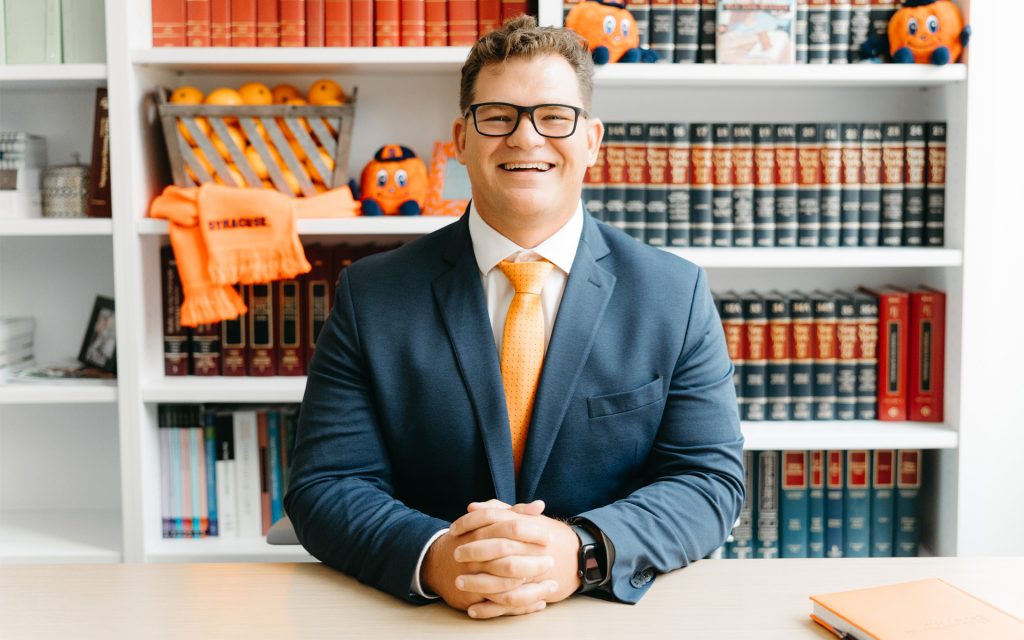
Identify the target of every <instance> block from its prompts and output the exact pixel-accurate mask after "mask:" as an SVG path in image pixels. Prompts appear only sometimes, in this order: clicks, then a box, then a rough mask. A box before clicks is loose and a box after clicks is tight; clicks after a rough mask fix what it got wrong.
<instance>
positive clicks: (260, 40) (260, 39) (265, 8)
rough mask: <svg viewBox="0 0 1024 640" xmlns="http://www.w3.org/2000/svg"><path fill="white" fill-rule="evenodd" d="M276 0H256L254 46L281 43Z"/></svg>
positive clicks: (274, 45)
mask: <svg viewBox="0 0 1024 640" xmlns="http://www.w3.org/2000/svg"><path fill="white" fill-rule="evenodd" d="M277 1H278V0H256V46H257V47H276V46H278V45H280V44H281V12H280V6H279V5H278V3H277Z"/></svg>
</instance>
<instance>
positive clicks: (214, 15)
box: [210, 0, 231, 47]
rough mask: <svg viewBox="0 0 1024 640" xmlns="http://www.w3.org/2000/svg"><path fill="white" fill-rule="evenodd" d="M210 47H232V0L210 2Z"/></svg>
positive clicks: (213, 0) (212, 0)
mask: <svg viewBox="0 0 1024 640" xmlns="http://www.w3.org/2000/svg"><path fill="white" fill-rule="evenodd" d="M210 46H211V47H230V46H231V0H210Z"/></svg>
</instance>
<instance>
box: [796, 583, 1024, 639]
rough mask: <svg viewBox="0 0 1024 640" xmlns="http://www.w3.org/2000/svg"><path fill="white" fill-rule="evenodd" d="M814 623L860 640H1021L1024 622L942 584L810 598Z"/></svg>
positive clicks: (891, 586)
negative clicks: (981, 639) (812, 603)
mask: <svg viewBox="0 0 1024 640" xmlns="http://www.w3.org/2000/svg"><path fill="white" fill-rule="evenodd" d="M811 600H812V601H813V602H814V613H812V614H811V619H812V620H814V621H815V622H817V623H818V624H820V625H821V626H823V627H825V628H826V629H828V630H829V631H830V632H832V633H833V634H835V635H836V636H838V637H840V638H857V640H979V639H980V638H984V639H985V640H1019V639H1020V638H1024V620H1021V619H1020V618H1016V617H1014V616H1012V615H1010V614H1008V613H1006V612H1005V611H1003V610H1001V609H998V608H996V607H994V606H992V605H991V604H989V603H987V602H985V601H984V600H982V599H981V598H979V597H977V596H975V595H972V594H970V593H968V592H966V591H964V590H962V589H960V588H958V587H955V586H953V585H951V584H950V583H948V582H946V581H944V580H940V579H939V578H928V579H926V580H915V581H913V582H901V583H899V584H890V585H885V586H880V587H871V588H868V589H855V590H853V591H841V592H837V593H824V594H819V595H814V596H811Z"/></svg>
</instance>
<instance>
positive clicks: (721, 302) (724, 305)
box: [715, 291, 746, 416]
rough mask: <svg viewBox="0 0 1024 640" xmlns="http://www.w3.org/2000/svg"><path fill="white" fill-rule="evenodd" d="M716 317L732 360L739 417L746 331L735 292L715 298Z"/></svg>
mask: <svg viewBox="0 0 1024 640" xmlns="http://www.w3.org/2000/svg"><path fill="white" fill-rule="evenodd" d="M715 301H716V303H717V306H718V316H719V318H721V320H722V331H724V332H725V348H726V349H727V350H728V352H729V359H730V360H732V365H733V372H732V382H733V386H735V387H736V402H737V403H738V404H739V414H740V416H742V415H743V413H744V408H743V405H744V403H745V400H744V397H743V379H744V376H745V374H746V361H745V357H744V353H743V343H744V341H745V340H746V335H745V333H746V330H745V329H744V325H743V301H742V300H741V299H740V296H739V294H737V293H736V292H735V291H726V292H725V293H722V294H719V295H717V296H716V297H715Z"/></svg>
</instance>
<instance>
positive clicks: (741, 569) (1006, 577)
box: [0, 558, 1024, 640]
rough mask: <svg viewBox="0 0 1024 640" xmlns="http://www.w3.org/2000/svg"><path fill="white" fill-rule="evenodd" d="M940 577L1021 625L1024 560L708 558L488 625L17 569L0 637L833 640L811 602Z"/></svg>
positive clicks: (303, 576)
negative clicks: (641, 583) (642, 587)
mask: <svg viewBox="0 0 1024 640" xmlns="http://www.w3.org/2000/svg"><path fill="white" fill-rule="evenodd" d="M932 576H935V577H941V578H944V579H946V580H948V581H950V582H952V583H953V584H956V585H957V586H960V587H962V588H964V589H966V590H968V591H971V592H972V593H974V594H976V595H978V596H980V597H982V598H984V599H986V600H988V601H989V602H991V603H992V604H994V605H996V606H998V607H1001V608H1003V609H1004V610H1006V611H1008V612H1010V613H1012V614H1014V615H1017V616H1024V558H894V559H870V560H868V559H865V560H857V559H844V560H717V561H716V560H705V561H702V562H699V563H696V564H695V565H693V566H692V567H689V568H687V569H683V570H681V571H676V572H674V573H672V574H669V575H663V576H659V577H658V578H657V581H656V582H655V584H654V586H653V587H652V588H651V591H650V592H649V593H648V594H647V595H646V596H645V597H644V599H643V600H641V601H640V603H639V604H637V605H635V606H629V605H623V604H617V603H610V602H603V601H600V600H595V599H592V598H587V597H582V596H577V597H573V598H570V599H569V600H566V601H564V602H561V603H559V604H556V605H553V606H552V607H550V608H548V609H547V610H545V611H542V612H540V613H536V614H532V615H528V616H523V617H520V618H501V619H498V620H491V621H476V620H470V619H469V618H467V617H466V616H465V614H462V613H460V612H456V611H454V610H452V609H449V608H448V607H445V606H443V605H440V604H434V605H429V606H424V607H419V606H414V605H408V604H405V603H403V602H400V601H398V600H396V599H394V598H392V597H390V596H388V595H385V594H383V593H380V592H378V591H376V590H374V589H371V588H369V587H366V586H364V585H361V584H359V583H358V582H356V581H355V580H353V579H351V578H349V577H347V576H344V575H342V574H340V573H337V572H335V571H333V570H331V569H328V568H326V567H324V566H323V565H319V564H177V565H175V564H147V565H96V566H81V565H68V566H9V567H0V638H4V639H8V638H9V639H11V640H14V639H21V638H61V639H64V638H92V637H95V638H105V639H106V638H121V637H124V638H133V639H135V638H145V639H147V640H148V639H149V638H174V639H175V640H182V639H191V638H274V639H275V640H277V639H282V640H283V639H285V638H319V637H325V638H326V637H330V638H374V639H376V638H445V639H447V638H515V639H516V640H523V639H527V638H547V637H551V638H565V639H567V638H588V639H591V638H688V639H693V640H704V639H714V638H737V639H741V638H742V639H743V640H748V639H750V638H757V639H758V640H760V639H764V638H780V639H787V640H788V639H792V638H796V639H799V638H830V637H831V636H830V635H829V634H827V633H826V632H824V631H822V630H820V629H819V628H818V627H817V626H816V625H814V623H812V622H811V621H810V620H809V619H808V617H807V614H808V613H809V612H810V610H811V603H810V601H809V600H808V599H807V597H808V595H810V594H812V593H819V592H828V591H841V590H845V589H854V588H858V587H867V586H873V585H877V584H884V583H890V582H901V581H905V580H913V579H918V578H926V577H932ZM979 640H982V639H980V638H979Z"/></svg>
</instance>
